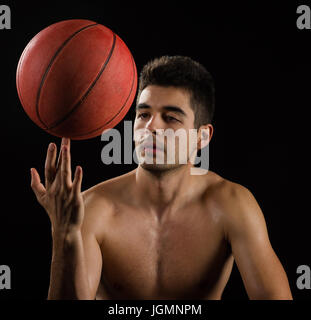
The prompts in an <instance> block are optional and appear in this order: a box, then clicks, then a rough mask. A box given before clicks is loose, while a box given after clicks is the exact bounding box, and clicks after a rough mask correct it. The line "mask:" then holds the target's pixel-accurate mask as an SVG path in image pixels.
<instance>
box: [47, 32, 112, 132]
mask: <svg viewBox="0 0 311 320" xmlns="http://www.w3.org/2000/svg"><path fill="white" fill-rule="evenodd" d="M115 44H116V35H115V34H114V33H113V43H112V46H111V49H110V52H109V54H108V57H107V59H106V61H105V63H104V65H103V66H102V68H101V70H100V71H99V73H98V75H97V76H96V78H95V80H94V81H93V82H92V83H91V85H90V86H89V88H88V89H87V91H86V92H85V94H84V95H83V96H82V98H81V99H80V100H79V101H78V102H77V103H76V104H75V105H74V106H73V108H72V109H71V110H70V111H69V112H68V113H67V114H66V115H65V116H64V117H63V118H62V119H60V120H58V121H57V122H55V123H53V124H51V125H50V127H49V128H48V129H50V130H51V129H54V128H55V127H57V126H58V125H60V124H61V123H62V122H64V121H65V120H66V119H67V118H68V117H69V116H70V115H71V114H72V113H73V112H74V111H76V109H77V108H78V107H79V106H80V105H81V104H82V103H83V101H84V100H85V99H86V98H87V96H88V95H89V94H90V92H91V91H92V89H93V88H94V86H95V84H96V83H97V81H98V79H99V78H100V76H101V75H102V73H103V72H104V70H105V69H106V66H107V64H108V62H109V60H110V58H111V56H112V53H113V51H114V47H115Z"/></svg>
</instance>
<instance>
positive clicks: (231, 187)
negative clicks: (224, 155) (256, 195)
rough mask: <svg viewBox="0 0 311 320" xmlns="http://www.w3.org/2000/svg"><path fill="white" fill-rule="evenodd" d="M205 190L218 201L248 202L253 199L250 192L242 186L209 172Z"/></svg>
mask: <svg viewBox="0 0 311 320" xmlns="http://www.w3.org/2000/svg"><path fill="white" fill-rule="evenodd" d="M209 175H210V176H209V177H208V179H209V181H208V184H207V190H208V191H209V192H212V193H213V195H214V196H215V197H216V198H217V199H218V200H226V202H227V201H230V202H231V201H237V202H240V201H248V200H249V199H250V198H252V197H253V195H252V193H251V191H250V190H249V189H248V188H247V187H246V186H243V185H242V184H239V183H237V182H234V181H232V180H229V179H227V178H224V177H222V176H220V175H219V174H217V173H215V172H212V171H210V172H209Z"/></svg>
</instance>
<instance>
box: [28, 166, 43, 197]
mask: <svg viewBox="0 0 311 320" xmlns="http://www.w3.org/2000/svg"><path fill="white" fill-rule="evenodd" d="M30 174H31V183H30V186H31V188H32V190H33V192H34V193H35V195H36V198H37V199H38V200H39V199H40V198H41V197H42V196H44V195H45V192H46V190H45V187H44V185H43V184H42V183H41V182H40V176H39V173H38V172H37V170H36V169H35V168H31V169H30Z"/></svg>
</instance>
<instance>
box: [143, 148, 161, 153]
mask: <svg viewBox="0 0 311 320" xmlns="http://www.w3.org/2000/svg"><path fill="white" fill-rule="evenodd" d="M145 150H149V151H154V152H156V151H162V150H161V149H157V148H145Z"/></svg>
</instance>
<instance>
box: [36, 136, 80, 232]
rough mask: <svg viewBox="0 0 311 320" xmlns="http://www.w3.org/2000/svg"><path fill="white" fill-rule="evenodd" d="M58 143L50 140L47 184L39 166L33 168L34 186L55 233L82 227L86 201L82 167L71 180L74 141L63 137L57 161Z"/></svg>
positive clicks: (47, 159)
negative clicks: (71, 142)
mask: <svg viewBox="0 0 311 320" xmlns="http://www.w3.org/2000/svg"><path fill="white" fill-rule="evenodd" d="M56 154H57V150H56V145H55V144H54V143H50V145H49V148H48V151H47V156H46V161H45V186H44V185H43V184H42V183H41V182H40V176H39V174H38V172H37V170H36V169H35V168H32V169H31V188H32V190H33V191H34V193H35V195H36V198H37V200H38V202H39V203H40V204H41V206H42V207H43V208H44V209H45V211H46V212H47V214H48V216H49V218H50V220H51V225H52V232H53V233H62V234H69V233H71V231H76V230H81V226H82V223H83V218H84V203H83V197H82V194H81V182H82V168H81V167H80V166H77V167H76V171H75V176H74V180H73V182H72V179H71V159H70V140H69V139H68V138H62V144H61V150H60V153H59V158H58V162H57V164H56V163H55V162H56Z"/></svg>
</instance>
